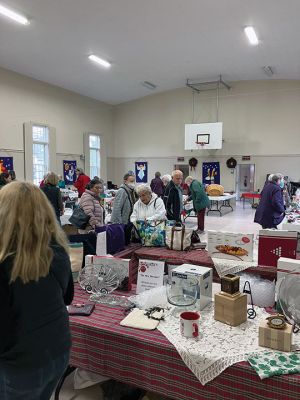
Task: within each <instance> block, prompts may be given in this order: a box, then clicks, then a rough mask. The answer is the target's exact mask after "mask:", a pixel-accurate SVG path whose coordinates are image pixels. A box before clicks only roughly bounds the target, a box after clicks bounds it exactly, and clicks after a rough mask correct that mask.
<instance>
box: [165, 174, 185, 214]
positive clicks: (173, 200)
mask: <svg viewBox="0 0 300 400" xmlns="http://www.w3.org/2000/svg"><path fill="white" fill-rule="evenodd" d="M180 196H181V199H180ZM163 200H164V203H165V207H166V210H167V219H168V220H170V221H179V222H180V221H181V211H182V210H181V204H182V191H181V189H179V190H178V189H177V187H176V185H175V183H174V182H173V181H171V182H169V183H168V185H167V187H166V190H165V194H164V199H163Z"/></svg>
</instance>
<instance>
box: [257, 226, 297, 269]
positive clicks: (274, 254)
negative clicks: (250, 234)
mask: <svg viewBox="0 0 300 400" xmlns="http://www.w3.org/2000/svg"><path fill="white" fill-rule="evenodd" d="M297 242H298V232H288V231H279V230H273V229H262V230H260V231H259V235H258V265H263V266H267V267H277V261H278V259H279V258H280V257H286V258H294V259H295V258H296V251H297Z"/></svg>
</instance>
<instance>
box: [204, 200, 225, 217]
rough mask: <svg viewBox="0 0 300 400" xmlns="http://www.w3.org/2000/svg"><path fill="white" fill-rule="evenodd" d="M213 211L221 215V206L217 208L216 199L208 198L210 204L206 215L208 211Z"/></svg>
mask: <svg viewBox="0 0 300 400" xmlns="http://www.w3.org/2000/svg"><path fill="white" fill-rule="evenodd" d="M214 206H215V208H214ZM215 211H217V212H218V213H220V217H222V212H221V208H219V202H218V200H210V206H209V209H208V210H207V212H206V215H208V213H210V212H215Z"/></svg>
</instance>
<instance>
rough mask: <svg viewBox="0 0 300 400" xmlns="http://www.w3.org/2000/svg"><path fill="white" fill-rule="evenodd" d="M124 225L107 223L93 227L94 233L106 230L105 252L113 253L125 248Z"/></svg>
mask: <svg viewBox="0 0 300 400" xmlns="http://www.w3.org/2000/svg"><path fill="white" fill-rule="evenodd" d="M124 226H125V225H124V224H109V225H105V226H100V227H96V228H95V231H96V233H99V232H106V243H107V248H106V250H107V254H111V255H114V254H116V253H119V252H120V251H122V250H124V249H125V232H124ZM90 254H91V253H90Z"/></svg>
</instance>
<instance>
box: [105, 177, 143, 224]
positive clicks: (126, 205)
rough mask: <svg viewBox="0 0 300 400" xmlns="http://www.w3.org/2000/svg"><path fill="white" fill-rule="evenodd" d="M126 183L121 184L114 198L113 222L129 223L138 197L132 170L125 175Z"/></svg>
mask: <svg viewBox="0 0 300 400" xmlns="http://www.w3.org/2000/svg"><path fill="white" fill-rule="evenodd" d="M123 180H124V183H123V184H122V185H121V186H120V189H119V190H118V191H117V194H116V196H115V199H114V204H113V210H112V214H111V223H113V224H128V223H129V221H130V216H131V214H132V211H133V206H134V204H135V202H136V201H137V199H138V196H137V194H136V191H135V175H134V173H133V172H132V171H130V172H128V173H127V174H125V175H124V178H123Z"/></svg>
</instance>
